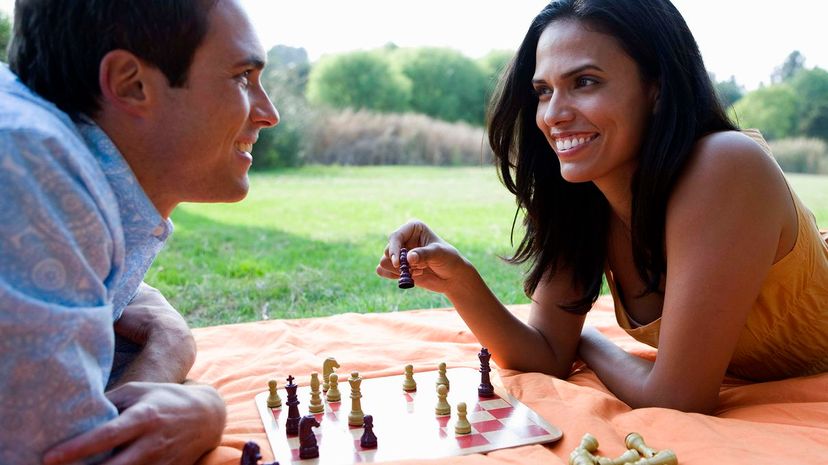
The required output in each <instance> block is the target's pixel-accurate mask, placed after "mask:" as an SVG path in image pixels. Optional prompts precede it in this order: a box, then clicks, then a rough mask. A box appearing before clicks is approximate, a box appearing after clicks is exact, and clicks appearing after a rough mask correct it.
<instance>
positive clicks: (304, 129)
mask: <svg viewBox="0 0 828 465" xmlns="http://www.w3.org/2000/svg"><path fill="white" fill-rule="evenodd" d="M267 62H268V64H267V67H266V68H265V70H264V73H263V74H262V85H263V86H264V88H265V90H266V91H267V93H268V95H269V96H270V99H271V100H272V101H273V104H274V105H275V106H276V109H277V110H279V116H280V122H279V125H278V126H276V127H275V128H266V129H263V130H261V131H260V132H259V140H258V142H256V145H255V146H254V148H253V169H255V170H266V169H272V168H279V167H286V166H297V165H301V164H302V161H303V158H304V152H305V147H306V146H307V140H306V139H307V137H306V136H307V134H308V133H309V132H311V126H312V125H313V124H314V121H315V111H314V110H312V109H310V108H308V103H307V101H306V100H305V87H306V85H307V81H308V74H309V72H310V62H309V61H308V54H307V52H306V51H305V49H303V48H294V47H288V46H285V45H277V46H275V47H273V48H271V49H270V50H269V51H268V52H267Z"/></svg>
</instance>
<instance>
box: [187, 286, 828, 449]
mask: <svg viewBox="0 0 828 465" xmlns="http://www.w3.org/2000/svg"><path fill="white" fill-rule="evenodd" d="M511 309H512V310H513V311H514V313H515V314H516V315H518V316H519V317H521V318H526V316H527V311H528V307H527V306H513V307H511ZM587 324H591V325H593V326H596V327H598V328H599V329H600V330H601V331H602V332H603V333H604V334H606V335H607V336H608V337H610V338H611V339H612V340H613V341H615V342H616V343H617V344H619V345H621V346H622V347H623V348H624V349H626V350H627V351H629V352H632V353H635V354H638V355H640V356H643V357H648V358H651V359H652V358H653V357H655V350H654V349H652V348H650V347H648V346H645V345H643V344H640V343H638V342H636V341H634V340H633V339H632V338H630V337H629V336H628V335H627V334H626V333H624V331H623V330H621V329H620V328H619V327H618V326H617V324H616V322H615V316H614V314H613V311H612V301H611V300H610V299H609V298H605V297H602V298H601V299H600V300H599V301H598V303H597V304H596V307H595V308H594V309H593V310H592V311H591V312H590V314H589V317H588V319H587ZM194 332H195V337H196V341H197V343H198V349H199V355H198V359H197V361H196V364H195V366H194V367H193V370H192V371H191V373H190V377H191V378H193V379H196V380H198V381H200V382H204V383H208V384H211V385H213V386H215V387H216V388H217V389H218V391H219V392H220V393H221V395H222V396H223V397H224V399H225V401H226V402H227V410H228V418H227V428H226V430H225V434H224V438H223V440H222V445H221V446H220V447H219V448H218V449H216V450H215V451H213V452H211V453H210V454H208V455H207V456H205V457H204V458H203V459H202V460H201V462H200V464H202V465H236V464H238V463H239V457H240V454H241V447H242V445H243V444H244V442H246V441H248V440H254V441H256V442H258V443H259V445H260V446H261V448H262V455H263V456H264V458H265V459H269V460H272V454H271V452H270V447H269V446H268V442H267V438H266V436H265V433H264V428H263V426H262V423H261V420H260V418H259V414H258V413H257V411H256V408H255V405H254V401H253V398H254V396H255V395H256V394H258V393H259V392H262V391H265V390H267V380H268V379H271V378H275V379H278V380H284V379H285V378H287V376H288V375H291V374H292V375H294V376H296V377H297V378H299V379H300V380H305V381H306V380H307V379H308V376H309V374H310V373H311V372H314V371H320V370H321V366H322V361H323V360H324V359H325V358H327V357H331V356H333V357H335V358H336V359H337V361H339V363H340V364H341V365H342V369H343V370H346V372H348V371H352V370H356V371H359V372H360V374H361V375H362V377H364V378H372V377H377V376H385V375H398V374H401V373H402V371H403V367H404V365H405V364H408V363H411V364H413V365H414V368H415V371H417V370H424V371H425V370H433V369H434V367H435V366H436V365H437V364H438V363H439V362H441V361H445V362H446V363H447V364H448V366H450V367H471V368H479V361H478V359H477V352H478V351H479V350H480V345H479V343H478V342H477V340H476V339H475V337H474V335H472V334H471V332H469V330H468V328H467V327H466V325H465V324H464V323H463V321H462V320H461V319H460V317H459V316H458V315H457V313H455V312H454V311H453V310H452V309H435V310H415V311H406V312H395V313H385V314H343V315H336V316H331V317H325V318H311V319H301V320H279V321H266V322H258V323H247V324H239V325H228V326H218V327H210V328H201V329H197V330H195V331H194ZM492 374H493V376H492V379H493V382H494V383H500V384H502V385H503V386H505V387H506V388H507V389H508V390H509V392H510V393H511V394H512V395H514V396H515V397H517V398H518V399H520V400H521V401H523V403H525V404H526V405H528V406H529V407H531V408H533V409H534V410H535V411H536V412H538V413H539V414H540V415H541V416H542V417H544V418H545V419H546V420H548V421H549V422H550V423H552V424H553V425H555V426H557V427H558V428H559V429H561V431H563V434H564V435H563V438H562V439H561V440H560V441H558V442H556V443H553V444H551V445H549V446H539V445H536V446H526V447H520V448H516V449H507V450H500V451H495V452H492V453H489V454H488V455H471V456H465V457H452V458H449V459H442V460H437V461H433V462H434V463H446V464H447V463H461V464H533V463H538V464H541V463H542V464H560V463H568V457H569V453H570V452H571V451H572V450H573V449H574V448H575V447H576V446H577V445H578V443H579V442H580V440H581V437H582V436H583V435H584V433H587V432H589V433H591V434H593V435H594V436H595V437H596V438H597V439H598V441H599V443H600V449H599V453H600V454H601V455H604V456H609V457H615V456H618V455H620V454H621V453H622V452H624V450H625V447H624V437H625V436H626V434H627V433H629V432H631V431H636V432H638V433H641V435H642V436H643V437H644V438H645V440H646V441H647V443H648V444H649V445H651V446H652V447H654V448H656V449H672V450H673V451H675V453H676V455H677V456H678V459H679V463H680V464H682V465H694V464H699V465H701V464H717V465H722V464H745V465H747V464H750V465H763V464H767V465H777V464H779V463H803V464H804V463H807V464H816V463H824V462H825V461H826V460H828V373H825V374H821V375H816V376H810V377H804V378H795V379H789V380H784V381H776V382H770V383H761V384H747V383H744V382H740V381H737V380H726V383H725V385H724V386H723V387H722V395H721V399H722V401H721V405H720V407H719V410H718V412H717V413H716V415H715V416H706V415H700V414H692V413H690V414H688V413H682V412H679V411H675V410H669V409H661V408H643V409H637V410H632V409H630V407H628V406H627V405H626V404H624V403H623V402H621V401H620V400H618V399H616V398H615V397H614V396H613V395H612V394H610V393H609V392H608V391H607V389H606V388H605V387H604V386H603V384H601V382H600V381H599V380H598V378H597V377H596V376H595V374H594V373H593V372H592V371H590V370H589V369H583V370H580V371H579V372H577V373H576V374H574V375H573V376H572V377H570V378H569V379H568V380H559V379H556V378H553V377H550V376H546V375H541V374H538V373H518V372H513V371H508V370H497V369H495V370H494V371H493V373H492ZM687 382H693V380H687ZM280 384H281V383H280ZM412 459H416V457H412ZM414 461H416V460H412V462H414ZM431 462H432V461H430V462H429V463H431Z"/></svg>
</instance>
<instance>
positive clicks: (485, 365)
mask: <svg viewBox="0 0 828 465" xmlns="http://www.w3.org/2000/svg"><path fill="white" fill-rule="evenodd" d="M477 357H478V358H479V359H480V386H479V387H478V388H477V395H478V396H480V397H494V395H495V393H494V386H492V382H491V381H490V380H489V373H490V372H491V371H492V368H491V367H490V366H489V359H491V358H492V354H490V353H489V349H487V348H485V347H483V348H482V349H480V353H479V354H477Z"/></svg>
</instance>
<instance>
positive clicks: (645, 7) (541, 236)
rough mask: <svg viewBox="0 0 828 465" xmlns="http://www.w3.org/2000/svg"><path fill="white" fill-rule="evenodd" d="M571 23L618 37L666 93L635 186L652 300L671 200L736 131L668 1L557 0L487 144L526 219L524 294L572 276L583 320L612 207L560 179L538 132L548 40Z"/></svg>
mask: <svg viewBox="0 0 828 465" xmlns="http://www.w3.org/2000/svg"><path fill="white" fill-rule="evenodd" d="M564 20H575V21H578V22H580V23H581V24H584V25H585V26H586V27H588V28H591V29H593V30H596V31H598V32H601V33H606V34H609V35H611V36H612V37H614V38H615V39H616V40H617V41H618V43H619V44H620V46H621V47H622V48H623V49H624V50H625V51H626V52H627V54H628V55H629V56H630V57H631V58H632V59H633V61H635V62H636V64H637V66H638V69H639V72H640V75H641V76H642V78H643V79H645V80H646V81H647V82H651V83H657V84H658V103H657V104H656V107H655V111H654V114H653V115H652V117H651V118H650V121H649V123H648V126H647V128H646V130H645V133H644V137H643V140H642V145H641V149H640V151H639V154H638V168H637V171H636V172H635V174H634V175H633V178H632V182H631V186H630V192H631V193H632V225H631V227H632V242H633V257H634V260H635V265H636V269H637V270H638V273H639V275H640V276H641V277H642V279H643V280H644V282H645V283H647V289H646V292H658V291H660V286H661V278H662V275H663V274H664V273H665V271H666V259H665V257H664V226H665V218H666V209H667V200H668V197H669V195H670V192H671V191H672V189H673V186H674V185H675V183H676V180H677V179H678V177H679V175H680V174H681V172H682V170H683V168H684V166H685V165H686V163H687V160H688V158H689V156H690V153H691V150H692V148H693V146H694V144H695V143H696V141H697V140H698V139H699V138H701V137H703V136H704V135H707V134H710V133H712V132H716V131H723V130H733V129H735V126H734V125H733V123H731V122H730V120H729V119H728V117H727V114H726V113H725V112H724V110H723V109H722V106H721V104H720V103H719V100H718V98H717V97H716V93H715V91H714V88H713V85H712V83H711V82H710V78H709V76H708V74H707V71H706V70H705V67H704V64H703V62H702V57H701V53H699V49H698V46H697V44H696V41H695V39H694V38H693V35H692V34H691V33H690V30H689V28H688V27H687V24H686V23H685V21H684V19H683V18H682V17H681V14H680V13H679V12H678V10H676V8H675V7H674V6H673V5H672V4H671V3H670V2H669V1H668V0H623V1H622V0H553V1H552V2H550V3H549V5H547V6H546V7H545V8H544V9H543V10H542V11H541V12H540V13H539V14H538V15H537V16H536V17H535V19H534V21H533V22H532V25H531V26H530V28H529V31H528V32H527V33H526V36H525V38H524V39H523V42H522V44H521V46H520V48H519V49H518V51H517V54H516V55H515V57H514V58H513V60H512V62H511V63H510V65H509V67H508V68H507V69H506V71H505V73H504V77H503V79H502V80H501V83H500V86H499V88H498V91H497V93H496V95H495V97H494V98H493V99H492V102H493V104H492V107H491V108H490V111H489V115H488V119H489V121H488V132H489V142H490V144H491V146H492V149H493V150H494V153H495V156H496V163H497V164H498V166H499V174H500V177H501V179H502V181H503V183H504V184H505V186H506V188H507V189H509V191H510V192H512V193H513V194H514V195H515V196H516V197H517V201H518V209H519V210H521V209H523V210H525V212H526V217H525V220H524V225H525V235H524V237H523V240H522V241H521V243H520V245H519V246H518V249H517V251H516V252H515V255H514V256H513V257H512V258H511V259H510V261H511V262H513V263H524V262H527V261H529V262H530V263H531V265H532V266H531V269H530V270H529V273H528V274H527V277H526V280H525V282H524V288H525V291H526V293H527V294H529V295H531V294H532V293H533V292H534V290H535V288H536V287H537V286H538V284H539V283H540V282H541V280H542V279H548V278H551V276H552V275H554V274H555V272H556V270H558V269H560V268H562V267H565V268H568V269H571V270H572V271H573V274H574V276H573V279H574V281H575V282H574V283H573V284H574V285H575V286H576V289H579V291H580V292H581V296H582V298H581V299H579V300H578V301H576V302H571V303H569V304H567V305H565V306H564V308H566V309H568V310H570V311H575V312H579V313H580V312H585V311H587V310H589V308H590V306H591V305H590V304H591V303H593V302H594V301H595V299H597V297H598V294H599V293H600V290H601V282H602V275H603V271H604V264H605V262H606V255H607V248H606V241H607V233H608V225H609V222H608V221H609V205H608V204H607V200H606V198H605V197H604V196H603V194H602V193H601V192H600V191H599V190H598V188H597V187H596V186H595V185H594V184H593V183H591V182H589V183H577V184H573V183H569V182H567V181H566V180H564V179H563V178H562V177H561V174H560V164H559V162H558V157H557V156H556V154H555V152H554V150H553V148H552V147H550V145H549V142H547V140H546V138H545V137H544V135H543V134H542V133H541V131H540V130H538V128H537V127H536V124H535V113H536V111H537V105H538V98H537V96H536V95H535V93H534V91H533V88H532V77H533V74H534V72H535V64H536V63H535V51H536V49H537V46H538V40H539V38H540V36H541V33H543V31H544V30H545V29H546V28H547V27H549V26H550V24H553V23H554V22H556V21H564ZM553 27H554V26H553ZM516 218H517V216H516ZM513 229H514V225H513Z"/></svg>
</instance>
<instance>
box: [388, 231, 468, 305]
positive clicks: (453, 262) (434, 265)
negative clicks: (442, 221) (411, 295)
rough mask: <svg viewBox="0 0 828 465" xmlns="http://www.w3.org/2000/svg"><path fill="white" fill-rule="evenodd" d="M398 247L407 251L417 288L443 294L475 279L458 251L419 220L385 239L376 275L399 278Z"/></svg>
mask: <svg viewBox="0 0 828 465" xmlns="http://www.w3.org/2000/svg"><path fill="white" fill-rule="evenodd" d="M402 247H404V248H406V249H408V255H407V258H408V264H409V266H410V269H411V274H412V276H414V281H415V282H416V284H417V286H419V287H422V288H425V289H428V290H431V291H434V292H439V293H442V294H447V293H450V292H451V291H452V290H453V289H455V288H457V287H459V286H462V283H463V280H464V279H468V278H472V277H473V276H475V272H474V269H473V267H472V265H471V264H470V263H469V262H468V261H467V260H466V259H465V258H463V256H462V255H460V252H458V251H457V249H455V248H454V247H452V246H451V245H450V244H449V243H447V242H446V241H444V240H443V239H441V238H440V237H439V236H438V235H437V234H435V233H434V232H433V231H431V229H429V227H428V226H426V225H425V224H424V223H422V222H420V221H410V222H408V223H406V224H404V225H402V226H401V227H400V228H399V229H397V230H396V231H394V232H393V233H392V234H391V235H390V236H389V237H388V245H387V246H386V247H385V252H384V253H383V256H382V258H380V262H379V265H377V274H378V275H380V276H382V277H383V278H388V279H399V277H400V248H402Z"/></svg>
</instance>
